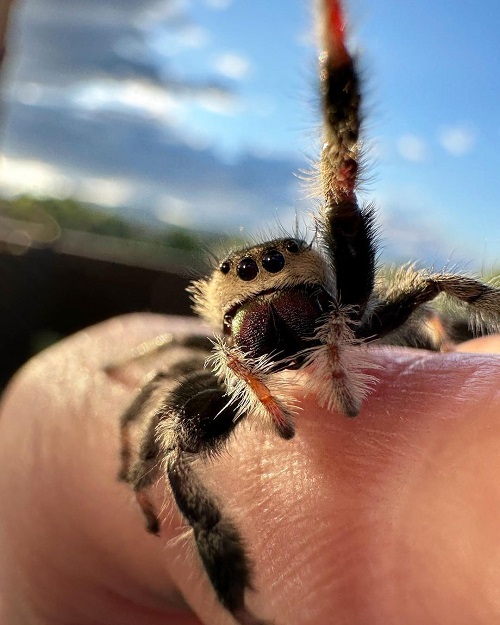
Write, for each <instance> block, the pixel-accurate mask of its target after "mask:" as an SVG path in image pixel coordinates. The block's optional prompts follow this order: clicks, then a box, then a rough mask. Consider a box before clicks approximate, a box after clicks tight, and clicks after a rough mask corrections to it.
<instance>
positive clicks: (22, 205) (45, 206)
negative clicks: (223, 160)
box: [0, 195, 238, 252]
mask: <svg viewBox="0 0 500 625" xmlns="http://www.w3.org/2000/svg"><path fill="white" fill-rule="evenodd" d="M0 217H7V218H9V219H14V220H18V221H24V222H30V223H33V222H35V223H39V224H44V225H45V224H48V223H49V222H50V223H51V224H52V225H53V226H55V227H58V228H59V229H61V230H76V231H80V232H88V233H92V234H98V235H105V236H111V237H116V238H119V239H126V240H133V241H139V242H147V243H152V244H155V245H158V246H161V247H166V248H174V249H179V250H183V251H187V252H191V251H196V250H200V248H204V247H207V248H210V247H213V246H214V245H215V246H218V245H219V244H220V243H223V244H225V245H227V244H228V243H229V245H232V244H233V243H234V242H235V241H237V240H238V239H237V237H231V236H223V235H220V234H218V233H217V234H215V233H210V232H204V231H193V230H190V229H188V228H183V227H180V226H175V225H165V224H163V223H162V222H160V221H156V220H153V221H151V222H150V223H148V222H146V221H145V220H144V221H142V222H139V221H137V220H132V219H128V218H127V217H124V216H121V215H120V211H119V209H115V210H110V209H108V208H101V207H98V206H92V205H88V204H84V203H81V202H78V201H76V200H74V199H71V198H68V199H57V198H50V197H49V198H38V197H34V196H31V195H21V196H18V197H15V198H12V199H5V198H4V199H1V198H0Z"/></svg>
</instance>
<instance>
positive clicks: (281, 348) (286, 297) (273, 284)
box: [192, 238, 332, 370]
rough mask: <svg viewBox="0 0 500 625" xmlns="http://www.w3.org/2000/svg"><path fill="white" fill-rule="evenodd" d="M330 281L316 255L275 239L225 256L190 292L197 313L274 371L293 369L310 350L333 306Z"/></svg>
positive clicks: (231, 343) (299, 244)
mask: <svg viewBox="0 0 500 625" xmlns="http://www.w3.org/2000/svg"><path fill="white" fill-rule="evenodd" d="M331 282H332V280H331V279H329V272H328V268H327V266H326V264H325V261H324V259H323V258H322V256H321V255H320V254H319V253H318V251H317V250H315V249H312V247H311V246H310V245H307V244H306V243H305V242H304V241H301V240H298V239H292V238H286V239H275V240H273V241H268V242H266V243H264V244H261V245H256V246H254V247H251V248H248V249H244V250H241V251H239V252H235V253H233V254H231V255H230V256H228V257H226V258H225V259H224V260H223V261H222V262H221V263H220V265H219V268H218V270H216V271H214V273H213V275H212V276H211V277H210V278H209V279H208V280H200V281H198V282H196V283H195V284H194V285H193V287H192V291H193V294H194V300H195V310H196V312H197V313H198V314H199V315H200V316H201V317H203V318H204V319H206V320H207V321H208V322H209V323H210V324H211V325H212V326H213V327H214V328H217V329H218V331H219V332H220V333H221V334H222V335H223V336H224V337H225V339H226V343H227V345H228V346H235V347H238V348H239V349H240V350H241V351H242V352H244V353H245V355H246V356H247V357H250V358H258V357H260V356H268V357H269V358H270V360H272V361H273V362H274V363H275V369H276V370H278V369H280V368H281V369H283V368H294V367H297V366H299V364H300V363H301V362H302V361H303V359H302V360H300V359H299V354H300V353H301V352H303V351H304V350H305V349H306V348H307V347H311V345H312V344H313V341H314V337H315V335H316V332H317V330H318V327H319V319H320V318H321V317H322V316H324V315H325V314H326V313H327V311H328V310H329V307H330V305H331V303H332V289H331V284H330V283H331Z"/></svg>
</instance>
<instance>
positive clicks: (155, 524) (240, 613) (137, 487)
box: [119, 337, 265, 625]
mask: <svg viewBox="0 0 500 625" xmlns="http://www.w3.org/2000/svg"><path fill="white" fill-rule="evenodd" d="M199 338H200V337H181V338H180V339H177V340H175V341H170V344H171V345H172V346H173V345H174V344H175V346H179V344H182V345H184V346H186V345H187V346H188V347H187V349H186V350H185V351H184V356H183V357H182V358H181V359H180V360H177V361H176V362H174V363H172V364H171V366H170V368H169V369H168V370H167V371H160V372H158V373H157V374H156V375H155V376H154V377H153V378H152V379H151V380H150V381H149V382H148V383H147V384H146V385H145V386H144V388H143V389H142V390H141V392H140V393H139V395H138V396H137V398H136V399H135V400H134V402H133V403H132V404H131V406H130V407H129V408H128V410H127V411H126V412H125V413H124V415H123V416H122V419H121V468H120V473H119V478H120V479H121V480H122V481H125V482H128V483H130V484H131V486H132V488H133V489H134V492H135V496H136V499H137V502H138V504H139V506H140V508H141V511H142V513H143V515H144V518H145V521H146V529H147V530H148V531H149V532H151V533H153V534H156V535H158V534H159V533H160V521H159V518H158V514H157V511H156V509H155V506H154V505H153V503H152V502H151V500H150V498H149V497H148V494H147V490H148V488H150V487H151V486H152V485H153V484H154V483H155V482H156V481H157V480H158V479H159V478H160V477H161V475H162V474H163V473H164V472H165V473H166V475H167V478H168V481H169V483H170V487H171V489H172V494H173V497H174V499H175V502H176V504H177V507H178V509H179V510H180V512H181V514H182V516H183V517H184V518H185V520H186V521H187V522H188V523H189V525H190V526H191V527H192V529H193V535H194V539H195V544H196V548H197V551H198V554H199V556H200V559H201V561H202V563H203V566H204V568H205V570H206V572H207V575H208V578H209V580H210V582H211V584H212V586H213V588H214V590H215V592H216V595H217V597H218V599H219V601H220V602H221V604H222V605H223V606H224V607H225V608H226V609H227V610H229V611H230V612H231V613H232V614H233V615H234V617H235V618H236V619H237V620H238V622H240V623H241V624H242V625H265V624H264V623H263V622H262V621H260V620H258V619H256V618H255V617H254V616H253V615H252V614H251V613H250V612H249V611H248V610H247V609H246V607H245V601H244V596H245V590H246V589H251V588H252V585H251V563H250V559H249V558H248V556H247V554H246V549H245V546H244V543H243V540H242V538H241V536H240V534H239V532H238V530H237V528H236V526H235V525H234V524H233V523H232V522H231V520H230V519H228V518H227V515H224V517H223V516H222V513H221V510H220V508H219V505H218V503H217V502H216V500H215V498H214V497H213V496H212V495H211V494H210V493H209V491H208V490H207V488H206V487H205V486H204V485H203V482H202V480H201V479H200V478H199V477H198V475H197V473H196V471H195V463H194V461H195V460H196V459H198V458H204V459H205V460H207V459H208V458H210V457H212V456H214V455H216V454H217V453H219V452H220V451H221V450H222V448H223V446H224V443H225V442H226V440H227V438H228V437H229V436H230V434H231V433H232V431H233V430H234V428H235V427H236V425H237V423H238V421H239V419H240V418H242V417H243V416H244V415H243V414H241V411H238V407H237V406H236V405H233V404H231V402H230V400H229V397H228V394H227V389H226V388H225V386H224V385H223V384H222V383H221V382H220V381H219V379H218V376H217V375H216V374H214V373H213V372H212V371H209V370H207V369H205V368H204V363H205V356H206V355H208V351H207V350H205V351H204V352H203V357H201V355H200V347H201V346H206V345H207V343H205V342H202V343H200V341H199V340H198V339H199ZM207 341H208V339H207ZM209 345H212V343H210V342H209ZM162 348H163V347H162ZM187 354H191V355H189V356H188V355H187ZM139 357H142V355H141V356H139ZM237 411H238V414H236V413H237ZM137 424H140V429H141V436H140V438H141V444H140V446H139V449H138V450H137V449H135V448H134V447H133V445H132V441H131V438H132V436H131V431H130V429H131V428H132V427H133V426H134V425H137Z"/></svg>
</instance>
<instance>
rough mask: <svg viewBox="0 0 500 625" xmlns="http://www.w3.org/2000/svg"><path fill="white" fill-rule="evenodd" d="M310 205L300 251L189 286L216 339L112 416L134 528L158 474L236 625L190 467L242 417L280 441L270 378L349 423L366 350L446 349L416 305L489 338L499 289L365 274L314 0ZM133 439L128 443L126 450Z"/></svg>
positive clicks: (175, 361) (285, 413)
mask: <svg viewBox="0 0 500 625" xmlns="http://www.w3.org/2000/svg"><path fill="white" fill-rule="evenodd" d="M319 14H320V19H319V24H320V27H321V28H320V30H321V31H322V33H321V38H322V41H321V45H322V49H323V51H322V52H321V55H320V92H321V99H322V108H323V116H324V122H323V137H324V145H323V148H322V153H321V158H320V163H319V167H318V169H319V174H320V179H321V185H322V194H323V207H322V209H321V211H320V214H319V215H318V216H317V218H316V225H317V228H316V230H317V234H316V237H315V241H314V243H307V242H305V241H303V240H299V239H297V238H293V237H283V238H278V239H274V240H271V241H267V242H265V243H261V244H259V245H254V246H252V247H248V248H245V249H242V250H238V251H235V252H233V253H231V254H229V255H228V256H226V257H225V258H223V259H222V261H221V262H220V264H219V266H218V267H216V268H215V269H214V271H213V273H212V274H211V275H210V276H209V277H208V278H205V279H201V280H198V281H196V282H194V283H193V284H192V286H191V287H190V290H191V293H192V296H193V300H194V308H195V311H196V312H197V313H198V314H199V315H200V316H201V317H202V318H203V319H204V320H205V321H207V322H208V323H210V324H211V326H212V327H213V328H214V329H215V331H216V332H217V333H218V337H217V338H216V340H215V341H214V342H212V341H210V340H209V339H207V338H203V337H199V336H185V337H177V338H176V337H167V338H166V339H165V340H164V341H163V343H164V346H170V347H175V348H180V347H182V350H181V352H180V353H181V356H180V357H179V355H178V353H179V349H176V350H172V353H173V352H174V351H176V352H177V357H176V358H172V361H171V365H170V367H169V368H168V369H167V370H165V371H160V372H159V373H157V374H156V376H155V377H154V378H153V379H152V380H151V381H150V382H149V383H147V384H146V386H145V387H144V388H143V389H142V391H141V393H140V394H139V396H138V397H137V399H136V400H135V402H134V403H133V404H132V405H131V406H130V408H129V409H128V410H127V411H126V413H125V414H124V415H123V417H122V421H121V454H122V467H121V473H120V477H121V479H122V480H124V481H125V482H128V483H129V484H130V485H131V486H132V488H133V489H134V491H135V493H136V496H137V500H138V502H139V505H140V507H141V508H142V511H143V513H144V515H145V518H146V523H147V529H148V530H149V531H150V532H152V533H159V531H160V527H159V521H158V516H157V513H156V510H155V509H154V506H153V504H152V503H151V501H150V499H149V497H148V493H147V491H148V488H149V487H150V486H151V485H152V484H153V483H155V482H156V481H157V480H158V479H159V477H160V476H161V475H162V474H166V476H167V478H168V481H169V483H170V487H171V489H172V494H173V497H174V499H175V501H176V503H177V506H178V508H179V511H180V512H181V514H182V515H183V517H184V518H185V520H186V521H187V523H189V525H190V526H191V528H192V530H193V535H194V539H195V542H196V546H197V549H198V553H199V556H200V559H201V562H202V563H203V566H204V568H205V570H206V573H207V575H208V578H209V579H210V582H211V584H212V586H213V588H214V589H215V593H216V595H217V597H218V599H219V601H220V602H221V604H222V605H223V606H224V607H225V608H226V609H227V610H229V611H230V612H231V613H232V614H233V615H234V617H235V618H236V619H237V620H238V621H239V622H242V623H257V622H258V621H257V620H256V619H254V618H253V617H252V615H251V614H250V613H249V612H248V611H247V610H246V608H245V600H244V594H245V590H246V589H248V588H250V587H251V579H252V571H251V564H250V562H249V559H248V557H247V554H246V552H245V548H244V542H243V539H242V537H241V535H240V532H239V530H238V528H237V527H236V525H235V524H234V523H233V522H232V521H231V519H230V518H228V516H227V515H226V514H225V513H224V512H223V511H222V510H221V508H220V506H219V503H218V502H217V500H216V499H215V498H214V497H213V496H212V495H211V494H210V492H209V491H208V490H207V488H206V487H205V486H204V484H203V476H201V475H200V474H199V472H198V471H196V470H195V468H194V465H193V462H192V460H193V459H195V458H201V459H202V460H203V459H207V458H209V457H211V456H213V455H214V452H217V451H219V450H221V449H222V448H223V447H224V445H225V443H226V441H227V439H228V438H229V436H230V435H231V433H232V432H233V430H234V429H235V428H236V427H237V425H238V424H239V422H240V421H241V420H242V419H244V418H246V417H247V416H250V415H251V416H252V418H253V419H255V418H256V415H257V418H258V419H261V420H264V421H267V422H268V423H270V424H271V425H272V427H274V429H275V431H276V433H277V434H278V435H279V436H280V437H282V438H283V439H290V438H291V437H293V435H294V433H295V425H294V412H295V406H294V404H293V403H291V402H290V400H289V399H288V397H287V393H286V391H287V389H286V388H284V387H283V386H281V384H276V382H275V379H276V376H275V374H276V373H277V372H280V371H283V370H285V369H301V368H303V367H305V366H309V365H312V366H314V367H315V368H314V375H313V376H312V378H313V380H316V382H315V386H316V388H315V389H313V390H315V391H316V394H317V396H318V400H319V402H320V403H321V404H323V405H325V406H326V407H328V408H329V409H331V410H336V411H338V412H341V413H343V414H345V415H347V416H349V417H355V416H356V415H357V413H358V412H359V410H360V407H361V403H362V400H363V398H364V396H365V395H366V393H367V389H368V386H369V384H370V383H371V382H372V381H373V378H372V377H371V376H368V375H367V374H366V373H364V371H365V370H366V353H367V349H366V345H367V344H369V343H370V342H372V341H378V342H385V343H391V342H396V341H397V342H399V343H400V344H403V345H408V346H415V347H425V348H428V349H433V350H436V351H439V350H442V349H445V348H446V346H447V345H448V344H449V340H448V338H447V332H446V327H447V322H446V319H445V318H444V317H443V316H441V315H440V313H439V312H437V310H436V309H433V308H432V307H431V306H430V305H429V304H428V303H429V302H431V300H433V299H434V298H435V297H436V296H437V295H439V294H441V293H444V294H445V295H447V296H448V297H449V298H452V299H455V300H459V301H460V302H462V303H463V305H464V306H465V307H467V308H468V309H469V317H470V316H474V317H476V319H477V320H478V321H479V322H481V323H482V324H483V325H484V326H485V327H486V328H487V330H490V331H495V330H498V329H499V327H500V290H499V289H497V288H494V287H493V286H490V285H487V284H483V283H481V282H478V281H476V280H474V279H471V278H469V277H465V276H461V275H454V274H450V273H432V272H430V271H417V270H415V269H414V268H412V267H410V266H409V267H406V268H402V269H400V270H399V271H398V272H396V273H395V274H394V275H393V276H392V278H391V279H388V278H387V277H383V276H382V275H378V274H377V272H376V266H375V265H376V255H377V246H376V239H375V230H374V212H373V209H372V208H371V207H361V206H359V205H358V202H357V199H356V194H355V191H356V188H357V183H358V169H359V162H360V156H361V155H360V152H361V145H360V137H359V134H360V103H361V96H360V87H359V77H358V73H357V71H356V63H355V61H354V59H353V57H352V56H351V54H350V52H349V51H348V49H347V47H346V42H345V35H344V21H343V14H342V10H341V6H340V2H339V0H320V11H319ZM133 431H139V434H140V438H141V442H140V444H139V445H137V446H135V445H134V444H133V443H132V438H133V436H132V434H133Z"/></svg>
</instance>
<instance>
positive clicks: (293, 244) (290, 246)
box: [285, 239, 299, 254]
mask: <svg viewBox="0 0 500 625" xmlns="http://www.w3.org/2000/svg"><path fill="white" fill-rule="evenodd" d="M285 247H286V249H287V251H288V252H290V254H296V253H297V252H298V251H299V244H298V243H297V241H294V240H293V239H290V240H289V241H287V242H286V243H285Z"/></svg>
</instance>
